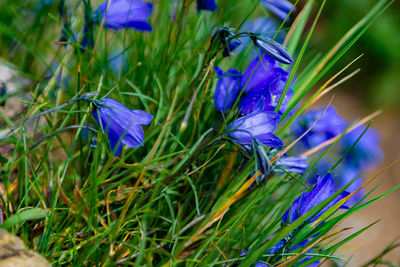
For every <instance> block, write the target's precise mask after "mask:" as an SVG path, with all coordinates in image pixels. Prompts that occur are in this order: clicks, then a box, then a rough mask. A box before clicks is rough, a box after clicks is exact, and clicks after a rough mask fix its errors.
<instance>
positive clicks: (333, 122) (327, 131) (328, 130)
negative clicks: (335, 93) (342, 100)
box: [292, 106, 347, 148]
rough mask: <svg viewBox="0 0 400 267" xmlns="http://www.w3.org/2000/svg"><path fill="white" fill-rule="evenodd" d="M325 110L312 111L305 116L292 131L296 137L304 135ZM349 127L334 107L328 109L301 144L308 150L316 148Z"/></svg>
mask: <svg viewBox="0 0 400 267" xmlns="http://www.w3.org/2000/svg"><path fill="white" fill-rule="evenodd" d="M324 110H325V108H320V109H317V110H312V111H310V112H308V113H306V114H305V115H303V116H302V117H301V118H300V119H299V120H297V123H295V124H294V126H293V128H292V130H293V132H294V134H295V136H297V137H298V136H300V135H302V134H303V133H304V132H305V131H307V130H308V129H309V128H310V127H311V125H312V124H313V123H314V122H315V121H316V120H317V119H318V118H319V116H320V115H321V113H322V112H323V111H324ZM346 127H347V122H346V121H345V120H344V119H343V118H342V117H341V116H340V115H339V114H338V113H337V112H336V109H335V108H334V107H332V106H330V107H328V108H327V110H326V111H325V113H324V114H323V115H322V116H321V118H320V119H319V120H318V122H317V123H316V124H315V125H314V127H313V128H312V129H311V131H309V132H308V133H307V134H306V135H305V136H304V137H303V138H302V139H301V142H302V143H303V144H304V145H305V146H306V148H312V147H315V146H317V145H319V144H321V143H323V142H325V141H327V140H329V139H331V138H332V137H335V136H337V135H340V134H341V133H342V132H343V131H344V130H345V129H346Z"/></svg>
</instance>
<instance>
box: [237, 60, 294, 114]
mask: <svg viewBox="0 0 400 267" xmlns="http://www.w3.org/2000/svg"><path fill="white" fill-rule="evenodd" d="M288 75H289V73H288V72H287V71H285V70H284V69H282V68H280V67H279V65H278V63H277V62H276V61H275V60H273V59H272V58H270V57H269V56H267V55H264V56H263V57H262V59H261V62H260V59H259V58H256V59H254V60H253V61H252V62H251V63H250V65H249V67H248V68H247V69H246V71H245V72H244V74H243V78H242V80H241V88H244V91H245V92H246V93H245V94H244V95H243V96H242V98H241V101H240V103H239V109H240V112H241V113H242V114H249V113H251V112H253V111H254V110H255V109H257V108H260V109H262V110H263V111H267V110H269V111H273V110H274V109H275V106H276V104H277V103H278V100H279V98H280V96H281V94H282V91H283V88H284V86H285V84H286V81H287V78H288ZM291 95H292V92H291V90H288V92H287V94H286V95H285V98H284V101H283V103H282V105H281V108H280V112H284V111H285V110H286V108H287V107H286V104H287V103H288V101H289V99H290V97H291Z"/></svg>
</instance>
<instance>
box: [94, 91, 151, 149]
mask: <svg viewBox="0 0 400 267" xmlns="http://www.w3.org/2000/svg"><path fill="white" fill-rule="evenodd" d="M100 101H101V102H100V104H95V106H96V107H95V109H94V110H93V117H94V118H95V120H96V121H97V123H98V124H99V125H100V126H101V128H102V129H103V131H106V132H107V135H108V141H109V142H110V147H111V151H113V153H114V155H115V156H116V157H117V156H119V155H120V154H121V152H122V144H125V145H127V146H128V147H132V148H134V147H138V146H141V145H142V143H143V140H144V133H143V129H142V127H141V125H148V124H149V123H150V122H151V120H152V119H153V116H152V115H151V114H149V113H146V112H144V111H141V110H130V109H129V108H127V107H125V106H124V105H122V104H121V103H119V102H117V101H115V100H113V99H110V98H104V99H103V100H100Z"/></svg>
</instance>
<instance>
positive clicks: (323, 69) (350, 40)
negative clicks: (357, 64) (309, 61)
mask: <svg viewBox="0 0 400 267" xmlns="http://www.w3.org/2000/svg"><path fill="white" fill-rule="evenodd" d="M388 1H389V0H381V1H379V2H378V3H377V4H376V5H375V6H374V7H373V8H372V9H371V10H370V12H369V13H368V14H367V15H366V16H365V17H364V18H363V19H361V20H360V21H359V22H358V23H357V24H356V25H354V26H353V27H352V28H351V29H350V30H349V32H347V33H346V34H345V35H344V36H343V38H342V39H341V40H340V41H339V42H338V43H337V44H336V45H335V46H334V47H333V48H332V49H331V50H330V51H329V52H328V54H327V55H326V56H325V57H323V58H322V59H321V61H320V63H319V64H318V65H317V66H316V67H315V68H314V70H313V71H312V72H311V73H310V74H309V75H308V78H307V79H305V81H304V82H303V83H302V84H301V85H299V87H298V88H296V86H295V87H294V89H295V90H294V95H293V97H292V99H291V100H290V101H289V104H288V109H287V110H286V112H285V113H284V114H283V115H282V117H283V119H284V118H286V117H287V115H288V114H289V113H290V112H291V111H292V110H293V109H294V107H295V106H296V105H297V104H298V103H299V101H300V100H301V99H302V98H303V97H304V96H305V95H306V94H307V93H308V91H309V90H311V88H312V87H313V86H314V85H315V84H316V83H317V82H318V81H319V80H320V79H321V78H322V77H323V76H324V75H325V74H326V73H327V72H328V70H329V69H330V68H332V66H333V65H334V64H335V63H336V62H337V61H338V60H339V59H340V58H341V57H342V56H343V55H344V54H345V53H346V52H347V51H348V50H349V49H350V48H351V47H352V46H353V44H354V43H355V42H356V41H357V40H358V39H359V38H360V37H361V36H362V35H363V34H364V33H365V31H366V30H367V29H368V28H369V27H370V26H371V24H372V23H373V22H374V21H375V19H377V18H378V17H379V16H380V15H381V14H382V13H383V12H384V11H385V10H386V8H388V7H389V5H390V4H391V3H392V2H393V1H390V3H389V4H387V2H388ZM357 32H358V34H357ZM346 43H347V45H345V44H346ZM343 46H344V47H343ZM338 51H339V52H338ZM335 55H336V56H335ZM333 56H335V57H334V58H333V59H332V60H331V61H330V62H329V60H330V59H331V58H332V57H333ZM328 62H329V64H328Z"/></svg>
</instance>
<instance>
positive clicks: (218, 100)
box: [214, 67, 241, 111]
mask: <svg viewBox="0 0 400 267" xmlns="http://www.w3.org/2000/svg"><path fill="white" fill-rule="evenodd" d="M214 71H215V72H216V73H217V75H218V76H219V78H218V82H217V85H216V86H215V94H214V105H215V108H216V109H217V110H218V111H226V110H229V109H230V108H231V107H232V105H233V103H234V102H235V100H236V98H237V96H238V94H239V91H240V88H239V86H240V77H241V73H240V72H239V71H237V70H234V69H230V70H228V71H227V72H225V73H224V71H223V70H222V69H221V68H219V67H214Z"/></svg>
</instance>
